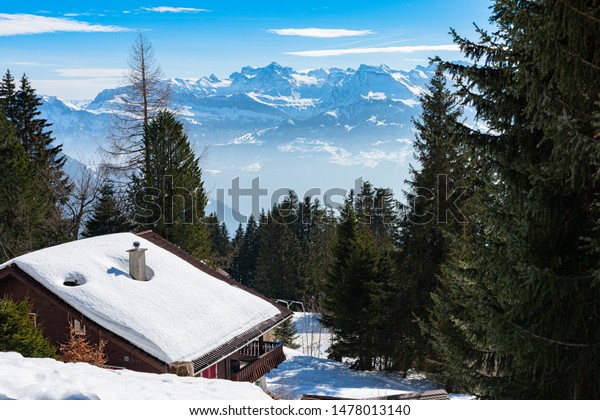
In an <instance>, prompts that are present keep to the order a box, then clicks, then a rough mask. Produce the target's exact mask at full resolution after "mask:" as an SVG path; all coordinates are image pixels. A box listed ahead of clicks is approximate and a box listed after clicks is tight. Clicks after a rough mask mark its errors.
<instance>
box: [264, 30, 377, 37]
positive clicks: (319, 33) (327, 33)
mask: <svg viewBox="0 0 600 420" xmlns="http://www.w3.org/2000/svg"><path fill="white" fill-rule="evenodd" d="M267 32H271V33H273V34H277V35H284V36H305V37H309V38H341V37H344V36H364V35H371V34H373V33H374V32H373V31H372V30H370V29H364V30H354V29H323V28H284V29H268V30H267Z"/></svg>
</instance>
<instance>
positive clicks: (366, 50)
mask: <svg viewBox="0 0 600 420" xmlns="http://www.w3.org/2000/svg"><path fill="white" fill-rule="evenodd" d="M419 51H458V45H455V44H445V45H405V46H402V47H363V48H346V49H338V50H308V51H292V52H286V54H289V55H297V56H301V57H335V56H339V55H348V54H381V53H413V52H419Z"/></svg>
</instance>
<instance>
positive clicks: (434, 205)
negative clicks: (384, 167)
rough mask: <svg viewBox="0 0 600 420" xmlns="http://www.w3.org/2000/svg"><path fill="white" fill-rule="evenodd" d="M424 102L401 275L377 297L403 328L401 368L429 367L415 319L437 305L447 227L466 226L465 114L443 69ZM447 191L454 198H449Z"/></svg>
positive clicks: (397, 344)
mask: <svg viewBox="0 0 600 420" xmlns="http://www.w3.org/2000/svg"><path fill="white" fill-rule="evenodd" d="M421 106H422V108H423V111H422V114H421V117H420V118H419V119H418V120H416V121H415V122H414V124H415V128H416V130H417V135H416V140H415V143H414V148H415V159H416V160H417V162H418V163H419V168H418V169H415V168H414V167H412V166H411V168H410V173H411V179H410V180H408V181H407V184H408V185H409V187H410V189H409V190H408V191H407V192H406V199H407V203H408V204H407V206H406V207H405V211H404V214H403V217H402V219H401V220H400V223H399V225H400V230H399V235H398V237H397V246H398V256H397V258H396V267H397V269H398V274H397V276H396V278H395V281H394V282H393V284H392V285H391V287H390V288H389V289H388V290H385V289H384V290H383V291H382V292H381V293H380V296H379V298H380V299H382V301H383V302H386V303H382V304H385V305H386V306H387V307H389V308H390V310H389V312H388V313H387V314H388V315H389V317H390V320H389V321H390V322H392V323H394V324H395V325H398V326H399V327H400V328H398V329H397V331H396V332H394V333H392V334H393V336H394V340H393V342H392V343H391V345H392V346H393V347H394V348H395V351H394V354H395V355H394V357H393V358H394V359H395V364H399V365H400V366H402V367H401V370H403V371H406V369H408V368H409V367H418V368H421V369H424V368H425V365H424V362H425V360H426V359H427V357H428V355H430V352H431V350H430V345H429V343H428V338H427V337H426V336H423V335H422V334H420V330H419V328H418V324H417V322H416V321H417V320H422V321H423V320H425V319H426V318H427V317H428V312H429V311H430V310H431V308H432V305H433V302H432V300H431V297H430V295H431V293H432V292H433V291H434V290H435V288H436V286H437V285H438V276H439V275H440V270H441V265H442V263H443V262H444V261H445V258H446V256H447V254H448V245H447V244H446V241H445V232H447V233H449V232H453V231H455V230H457V229H458V230H462V228H461V226H462V222H466V220H464V217H463V215H462V213H460V209H459V206H460V201H462V194H464V190H463V189H462V188H461V187H462V184H463V178H464V174H463V169H462V165H463V162H462V161H461V160H460V156H459V153H458V151H457V149H456V144H455V142H456V138H457V137H458V131H459V129H458V119H459V117H460V115H461V113H460V111H459V110H458V109H457V106H456V104H455V100H454V97H453V95H452V94H451V93H450V91H449V90H448V89H447V88H446V83H445V76H444V75H443V74H442V72H440V71H437V72H436V74H435V75H434V77H433V78H432V79H431V82H430V85H429V91H428V92H427V93H425V94H423V95H422V97H421ZM447 196H449V197H451V198H450V200H448V202H447V201H446V197H447ZM455 200H458V201H455ZM455 204H456V206H455ZM394 297H395V299H396V301H395V303H396V304H394Z"/></svg>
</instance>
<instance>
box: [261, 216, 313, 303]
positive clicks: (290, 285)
mask: <svg viewBox="0 0 600 420" xmlns="http://www.w3.org/2000/svg"><path fill="white" fill-rule="evenodd" d="M278 214H280V211H279V206H277V205H275V206H274V207H273V211H272V212H269V213H267V222H266V223H261V227H260V229H261V233H260V248H259V253H258V258H257V262H256V277H255V279H254V283H253V287H254V289H256V290H257V291H258V292H260V293H262V294H264V295H266V296H268V297H271V298H277V299H287V300H298V299H299V296H300V291H301V284H302V271H301V270H302V267H303V264H302V248H301V246H300V241H299V240H298V238H297V236H296V234H295V233H294V231H293V230H292V225H291V224H288V223H287V222H286V220H285V217H282V216H277V215H278Z"/></svg>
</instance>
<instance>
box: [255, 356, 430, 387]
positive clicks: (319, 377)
mask: <svg viewBox="0 0 600 420" xmlns="http://www.w3.org/2000/svg"><path fill="white" fill-rule="evenodd" d="M285 354H286V356H287V360H286V361H285V362H284V363H282V364H281V365H279V367H278V368H277V369H274V370H272V371H271V372H270V373H268V374H267V386H268V388H269V391H271V392H272V393H273V394H274V395H275V396H276V397H278V398H283V399H299V398H300V397H302V395H304V394H316V395H329V396H337V397H347V398H368V397H381V396H384V395H393V394H401V393H405V392H421V391H429V390H432V389H436V388H437V387H436V386H435V384H433V383H431V382H430V381H428V380H427V379H426V378H425V377H424V376H423V375H412V376H411V375H409V376H408V378H406V379H403V378H402V377H401V376H400V375H395V374H389V373H384V372H363V371H358V370H352V369H350V368H349V367H348V365H346V364H344V363H340V362H336V361H334V360H328V359H323V358H318V357H313V356H307V355H305V354H303V353H301V352H299V351H297V350H290V349H288V348H286V349H285Z"/></svg>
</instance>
